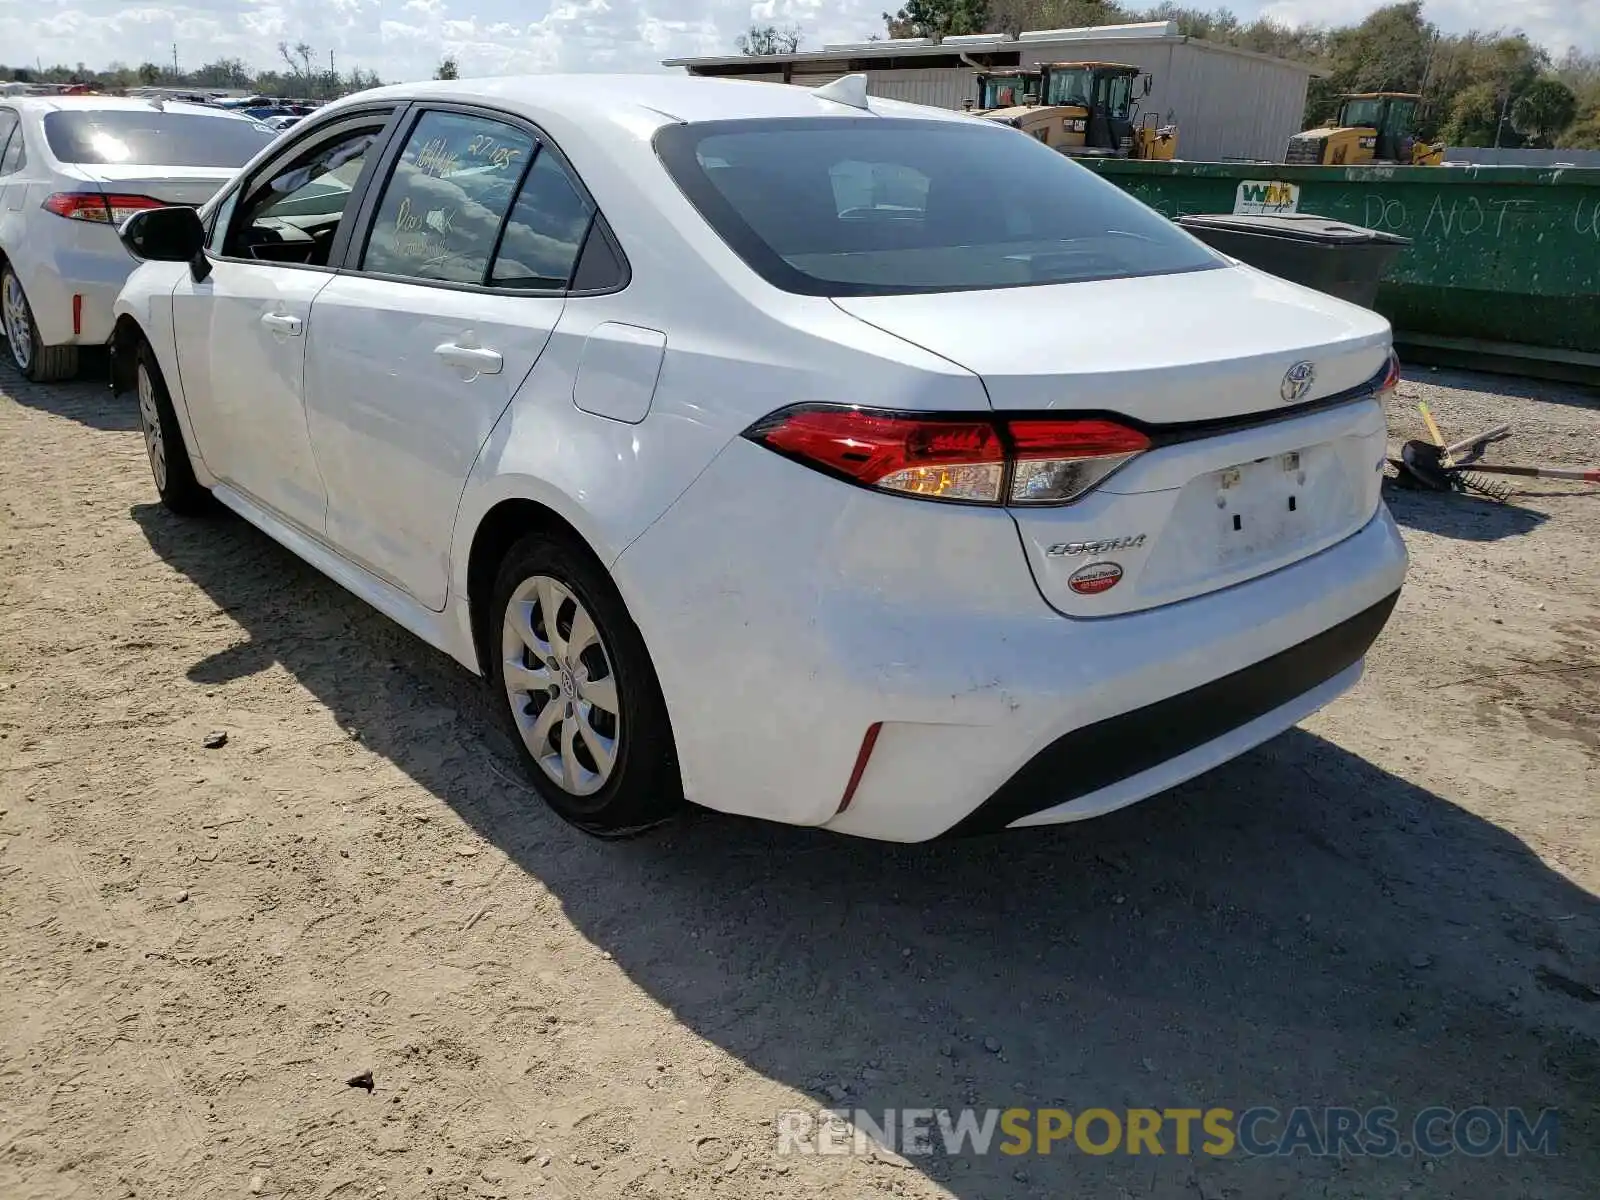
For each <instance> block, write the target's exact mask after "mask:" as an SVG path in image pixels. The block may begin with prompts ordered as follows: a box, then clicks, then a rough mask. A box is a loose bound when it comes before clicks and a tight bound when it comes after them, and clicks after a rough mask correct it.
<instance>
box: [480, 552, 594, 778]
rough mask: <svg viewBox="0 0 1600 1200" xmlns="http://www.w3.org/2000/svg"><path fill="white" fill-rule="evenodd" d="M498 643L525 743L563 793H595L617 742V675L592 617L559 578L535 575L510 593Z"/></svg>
mask: <svg viewBox="0 0 1600 1200" xmlns="http://www.w3.org/2000/svg"><path fill="white" fill-rule="evenodd" d="M500 640H501V654H502V661H503V663H504V666H503V669H502V674H503V675H504V677H505V685H506V699H507V700H509V701H510V703H511V713H512V716H513V717H515V718H516V722H517V730H518V732H519V733H521V735H522V741H523V744H524V745H526V746H527V747H528V752H529V753H530V754H532V755H533V758H534V761H535V762H537V763H538V764H539V767H540V769H541V770H543V771H544V773H545V774H546V775H548V776H549V777H550V779H551V781H552V782H553V783H555V784H557V785H558V786H559V787H560V788H561V789H562V790H563V791H565V792H567V793H569V794H571V795H574V796H589V795H593V794H594V793H595V792H597V791H599V790H600V789H601V788H602V787H604V786H605V782H606V780H607V779H609V778H610V777H611V772H612V769H613V768H614V767H615V766H616V761H617V749H618V746H619V745H620V739H621V737H622V714H621V709H620V708H619V707H618V702H617V679H616V673H615V672H614V671H613V670H612V667H611V652H610V651H609V650H608V649H607V648H606V644H605V642H604V640H603V639H602V638H601V637H600V631H599V629H598V628H597V627H596V626H595V623H594V618H593V617H591V616H590V615H589V612H588V610H587V609H586V608H584V606H583V605H582V604H581V603H580V602H579V600H578V598H577V596H575V595H574V594H573V593H572V590H571V589H570V588H568V587H567V586H566V585H565V584H563V583H562V582H561V581H560V580H557V579H552V578H551V577H550V576H548V575H535V576H533V577H532V578H530V579H526V580H524V581H523V582H522V585H521V586H520V587H518V588H517V590H516V591H515V592H513V593H512V594H511V600H510V602H509V603H508V604H507V605H506V612H505V620H504V625H503V629H502V632H501V639H500Z"/></svg>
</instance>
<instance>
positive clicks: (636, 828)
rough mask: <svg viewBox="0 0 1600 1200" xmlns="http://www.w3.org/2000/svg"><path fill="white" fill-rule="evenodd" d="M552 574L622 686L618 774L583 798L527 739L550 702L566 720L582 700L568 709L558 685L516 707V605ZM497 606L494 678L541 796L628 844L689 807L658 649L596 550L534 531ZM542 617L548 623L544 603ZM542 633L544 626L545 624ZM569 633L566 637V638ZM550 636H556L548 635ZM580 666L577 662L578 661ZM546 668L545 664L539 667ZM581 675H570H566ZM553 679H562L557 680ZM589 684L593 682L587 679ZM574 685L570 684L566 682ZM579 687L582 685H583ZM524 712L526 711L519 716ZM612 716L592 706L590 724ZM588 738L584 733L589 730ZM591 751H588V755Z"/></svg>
mask: <svg viewBox="0 0 1600 1200" xmlns="http://www.w3.org/2000/svg"><path fill="white" fill-rule="evenodd" d="M538 577H545V578H547V579H552V580H554V581H556V582H557V583H558V584H560V585H561V586H562V587H564V588H565V589H566V590H567V592H568V593H570V595H569V596H568V597H567V599H569V600H571V601H574V602H575V603H574V604H573V605H568V604H566V603H565V602H564V601H563V602H561V603H560V604H558V609H559V612H560V614H561V615H559V616H558V617H557V621H558V629H559V628H560V625H559V623H560V622H562V621H563V620H564V621H565V623H566V626H567V632H568V633H570V630H571V625H572V623H573V621H574V620H575V619H576V612H577V611H578V610H577V607H576V606H579V605H581V606H582V609H584V610H587V613H588V616H589V618H590V620H591V621H592V622H593V625H594V628H595V630H596V631H597V633H598V640H599V647H600V651H601V653H602V656H603V657H602V659H601V660H600V661H601V662H603V663H604V664H606V666H607V667H608V671H607V672H606V677H608V678H610V679H611V680H612V682H613V683H614V686H615V691H616V698H617V703H618V712H617V714H616V718H617V721H616V723H615V724H614V725H613V726H612V729H613V732H615V733H616V734H617V736H616V738H615V756H614V758H613V760H612V765H611V767H610V774H609V776H607V777H606V778H605V780H604V782H603V784H600V785H599V786H598V790H595V791H593V792H592V793H591V794H587V795H580V794H575V793H574V792H572V791H569V790H568V789H567V788H566V787H565V786H564V785H563V784H562V783H561V782H560V781H558V780H556V779H554V778H553V777H552V776H551V775H550V774H547V773H546V769H545V768H544V767H542V766H541V765H540V763H539V760H538V759H537V758H536V757H535V755H534V754H533V752H532V751H531V750H530V748H529V744H528V742H529V739H528V737H526V736H524V733H523V728H524V726H525V725H527V726H531V725H532V724H533V722H534V721H536V720H537V718H538V716H539V715H540V714H542V712H543V706H544V705H545V704H553V705H556V706H557V708H561V707H562V705H563V704H565V712H566V713H567V717H566V720H567V721H568V722H570V721H572V720H573V713H574V704H577V706H578V708H579V709H580V710H581V708H582V704H581V703H580V697H578V696H577V695H576V694H575V693H574V692H567V693H566V697H567V700H570V701H572V703H567V701H565V700H563V698H562V694H561V693H560V692H558V691H556V685H552V688H551V689H550V690H551V691H552V692H554V693H555V694H554V695H552V696H550V697H549V698H546V699H543V700H542V702H541V699H540V697H541V696H542V695H543V692H542V691H539V692H528V693H526V694H523V695H522V696H521V697H520V699H519V701H518V702H517V703H518V704H519V706H520V707H515V708H514V702H513V698H512V695H511V694H510V693H509V692H508V690H507V687H506V682H505V675H506V669H507V661H508V657H509V656H508V653H507V650H506V647H505V639H506V634H505V624H506V617H507V609H508V608H509V607H510V605H511V603H512V599H513V597H515V596H518V595H519V593H521V592H523V591H525V590H526V588H527V587H528V586H531V583H530V581H532V580H534V579H536V578H538ZM491 603H492V605H493V607H492V609H491V610H490V612H489V615H488V620H487V621H485V622H484V632H485V637H486V640H487V642H488V651H489V653H488V658H489V662H490V664H491V665H490V671H489V679H490V684H491V686H492V688H493V689H494V700H495V703H496V705H497V707H498V710H499V712H500V713H501V716H502V719H503V720H504V722H505V724H506V729H507V732H508V733H509V734H510V735H511V740H512V744H513V745H514V746H515V747H516V749H517V753H518V755H519V756H520V758H521V760H522V766H523V770H524V772H525V773H526V774H527V776H528V778H529V779H530V780H531V781H532V783H533V787H534V790H535V791H536V792H538V794H539V796H540V798H542V799H543V800H544V802H545V803H546V804H548V805H549V806H550V807H551V808H552V809H553V810H554V811H555V812H556V814H557V815H558V816H559V817H561V818H562V820H564V821H567V822H569V823H570V824H572V825H575V826H577V827H578V828H579V829H581V830H583V831H584V832H585V833H590V834H593V835H595V836H596V837H603V838H620V837H627V836H630V835H632V834H637V833H642V832H643V831H645V830H647V829H650V828H652V827H653V826H656V825H659V824H661V823H662V822H663V821H666V820H668V819H669V818H671V817H672V816H673V814H675V813H676V812H677V811H678V810H679V809H681V808H682V807H683V803H684V799H683V782H682V777H681V776H680V775H679V772H678V759H677V753H676V750H675V749H674V746H673V740H672V726H671V723H670V721H669V720H668V717H667V706H666V702H665V701H664V700H663V699H662V696H661V685H660V683H659V681H658V680H657V679H656V673H655V668H654V667H653V666H652V665H651V662H650V655H649V652H648V651H647V650H646V649H645V644H644V638H643V637H642V636H641V635H640V633H639V629H638V626H636V625H635V624H634V623H633V619H632V618H631V617H630V616H629V615H628V610H627V608H626V607H625V606H624V605H623V603H622V597H621V596H620V595H619V594H618V593H617V589H616V587H615V585H614V584H613V583H612V582H611V579H610V576H608V575H607V573H606V571H605V568H604V567H602V566H601V565H600V563H599V562H598V561H596V559H595V558H594V556H593V555H592V554H591V553H590V552H589V551H588V549H587V548H586V547H583V546H581V545H578V544H575V543H574V542H573V541H572V540H570V539H568V538H564V537H559V536H552V535H550V534H545V533H535V534H530V535H528V536H527V537H525V538H523V539H522V540H521V541H519V542H517V543H516V544H515V545H514V546H513V547H512V548H511V550H510V551H509V552H508V553H507V554H506V556H505V558H504V560H503V561H502V562H501V564H500V570H499V572H498V574H497V576H496V578H495V585H494V592H493V598H492V600H491ZM540 613H541V616H540V618H539V621H540V626H541V627H542V624H543V622H542V606H541V608H540ZM535 632H536V633H537V628H535ZM563 636H565V635H563ZM546 637H548V634H546ZM518 652H519V653H522V654H523V655H525V657H524V658H523V660H522V661H523V662H524V664H532V665H535V666H538V664H537V663H536V657H537V656H536V655H535V653H534V652H533V651H532V650H522V649H521V647H520V646H519V648H518ZM574 667H575V668H576V664H574ZM538 669H540V670H543V669H544V668H543V667H538ZM574 673H575V670H574V671H573V672H567V673H562V676H561V678H562V679H566V678H567V677H568V675H570V674H574ZM584 674H585V675H586V676H589V677H593V676H594V675H595V674H596V669H595V668H592V667H587V666H586V667H584ZM551 678H556V676H554V675H552V676H551ZM584 682H587V679H586V680H585V681H584ZM562 686H564V684H563V685H562ZM574 686H578V685H576V684H575V685H574ZM519 714H520V715H519ZM608 715H609V714H606V713H605V712H604V711H603V710H602V711H600V712H599V713H598V714H597V713H596V712H595V709H594V708H593V707H590V709H589V712H588V714H587V715H586V716H585V717H584V720H586V721H592V722H595V723H601V722H603V721H605V719H606V718H607V717H608ZM557 721H558V723H557V725H556V728H555V730H554V731H552V732H551V733H550V735H549V738H550V742H549V744H548V745H549V748H550V749H551V750H554V749H555V748H556V743H557V740H558V736H559V733H558V731H559V730H561V729H562V728H564V726H563V725H562V724H561V723H560V721H559V718H557ZM579 736H580V739H581V736H582V735H581V733H580V735H579ZM586 749H587V746H586V745H585V746H584V747H583V749H581V750H580V751H579V756H580V757H581V756H582V754H583V752H584V750H586ZM591 765H592V760H591Z"/></svg>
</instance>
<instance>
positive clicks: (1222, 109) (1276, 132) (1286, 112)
mask: <svg viewBox="0 0 1600 1200" xmlns="http://www.w3.org/2000/svg"><path fill="white" fill-rule="evenodd" d="M1169 75H1170V79H1169V81H1168V82H1169V84H1170V89H1169V90H1168V92H1167V95H1168V97H1169V99H1168V102H1169V103H1170V104H1171V105H1172V107H1173V109H1174V111H1175V112H1176V114H1177V118H1178V156H1179V157H1180V158H1187V159H1196V160H1200V161H1212V162H1221V161H1228V160H1240V159H1262V160H1265V161H1268V162H1282V161H1283V153H1284V150H1285V149H1286V148H1287V146H1288V144H1289V138H1290V137H1291V136H1292V135H1293V134H1296V133H1299V132H1300V126H1301V123H1302V121H1303V119H1304V117H1305V111H1306V84H1307V82H1308V80H1309V76H1308V75H1307V74H1306V73H1305V72H1304V71H1302V70H1296V69H1295V68H1293V67H1288V66H1280V65H1279V64H1278V63H1275V62H1271V61H1269V60H1266V59H1258V58H1247V57H1245V56H1244V55H1241V54H1229V53H1227V52H1225V51H1220V50H1213V49H1210V48H1209V47H1207V46H1204V45H1200V44H1197V43H1195V42H1182V43H1177V44H1174V45H1173V46H1172V66H1171V67H1170V69H1169Z"/></svg>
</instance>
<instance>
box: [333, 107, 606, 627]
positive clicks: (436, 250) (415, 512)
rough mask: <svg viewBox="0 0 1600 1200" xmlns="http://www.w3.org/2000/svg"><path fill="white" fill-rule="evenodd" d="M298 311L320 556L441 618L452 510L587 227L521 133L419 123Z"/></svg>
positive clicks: (558, 300) (551, 315)
mask: <svg viewBox="0 0 1600 1200" xmlns="http://www.w3.org/2000/svg"><path fill="white" fill-rule="evenodd" d="M390 158H391V160H392V161H391V162H390V164H389V165H388V166H387V167H386V168H385V173H384V178H383V182H382V185H381V187H375V188H374V191H373V196H372V198H371V199H370V200H369V202H368V204H367V205H366V206H365V211H364V214H363V218H362V233H361V236H360V237H358V238H357V239H356V240H354V241H353V242H352V244H351V246H350V249H349V252H348V255H347V260H346V269H345V270H344V271H343V272H341V274H340V275H339V276H338V278H336V279H335V280H333V282H332V283H330V284H329V285H328V287H327V288H325V289H323V290H322V291H320V292H319V293H318V295H317V297H316V301H315V303H314V304H313V306H312V311H311V339H310V345H309V359H308V366H307V404H308V413H309V421H310V428H311V438H312V442H313V444H314V446H315V448H316V453H317V459H318V461H319V462H320V463H321V464H322V469H323V476H324V478H325V479H326V480H327V486H328V523H327V536H328V540H329V542H330V543H331V544H332V545H333V546H334V547H335V548H336V549H338V550H339V551H340V552H341V553H342V554H344V555H345V556H346V557H348V558H350V559H351V560H352V561H354V562H356V563H358V564H360V565H361V566H362V567H364V568H365V569H367V570H369V571H372V572H373V573H375V574H377V575H378V576H380V577H381V578H383V579H385V580H387V581H389V582H390V583H392V584H394V585H395V586H397V587H399V588H401V589H403V590H405V591H406V592H408V593H409V594H410V595H412V596H413V597H415V598H416V599H417V600H418V601H420V602H421V603H423V604H424V605H426V606H427V607H429V608H432V609H434V610H440V609H442V608H443V607H444V603H445V597H446V590H447V585H448V578H449V547H450V536H451V532H452V529H453V527H454V523H455V515H456V506H457V504H458V502H459V501H460V498H461V492H462V489H463V488H464V487H465V485H466V480H467V476H468V474H469V473H470V471H471V469H472V464H473V463H474V462H475V461H476V459H477V456H478V452H479V450H480V449H481V448H482V446H483V444H484V442H485V441H486V440H487V439H488V437H489V433H490V431H491V430H492V429H493V428H494V426H495V423H496V422H497V421H498V420H499V419H500V415H501V413H503V412H504V411H505V409H506V406H507V405H508V404H509V403H510V402H511V398H512V396H513V395H515V394H516V391H517V388H518V387H519V386H520V385H521V383H522V381H523V379H524V378H526V376H527V374H528V372H529V371H530V370H531V369H532V368H533V365H534V363H535V362H536V361H537V360H538V358H539V356H540V354H541V353H542V352H543V350H544V347H545V344H546V343H547V342H548V341H549V339H550V334H551V331H552V330H553V329H554V327H555V324H556V321H557V319H558V318H559V317H560V316H561V311H562V308H563V306H564V305H565V303H566V300H565V297H566V292H567V288H568V283H569V280H570V278H571V275H572V273H573V271H574V269H575V267H576V264H577V260H578V255H579V252H580V250H581V248H582V246H583V244H584V239H585V237H586V236H587V234H588V232H589V229H590V226H591V223H592V221H593V218H594V216H595V209H594V205H593V204H592V202H591V201H590V200H589V198H588V195H587V193H586V192H585V191H584V189H583V188H582V186H581V185H580V184H579V183H578V181H577V179H576V177H575V175H574V174H573V173H572V171H571V170H570V168H569V167H568V166H567V165H566V163H565V162H564V161H563V160H562V158H561V157H560V155H559V152H557V151H556V150H555V149H554V148H553V147H551V146H550V145H549V144H548V143H546V142H545V141H544V139H542V138H541V136H540V135H539V133H538V131H537V130H535V129H534V128H532V127H531V126H528V125H525V124H523V123H521V122H520V121H518V120H516V119H514V118H511V117H507V116H504V115H501V114H497V113H491V112H485V111H480V110H476V109H472V108H467V107H460V106H431V107H420V108H419V109H417V110H415V111H414V112H413V114H412V115H411V117H410V118H409V127H408V128H407V129H406V130H405V131H404V133H403V134H402V135H400V136H397V137H396V139H395V145H394V148H393V150H392V152H391V155H390Z"/></svg>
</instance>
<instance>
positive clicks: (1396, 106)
mask: <svg viewBox="0 0 1600 1200" xmlns="http://www.w3.org/2000/svg"><path fill="white" fill-rule="evenodd" d="M1416 119H1417V102H1416V101H1415V100H1391V101H1390V102H1389V111H1388V113H1387V114H1386V115H1385V117H1384V120H1383V132H1384V133H1387V134H1389V135H1391V136H1393V137H1403V136H1405V135H1406V134H1408V133H1410V132H1411V129H1412V127H1413V126H1414V125H1415V123H1416Z"/></svg>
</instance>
